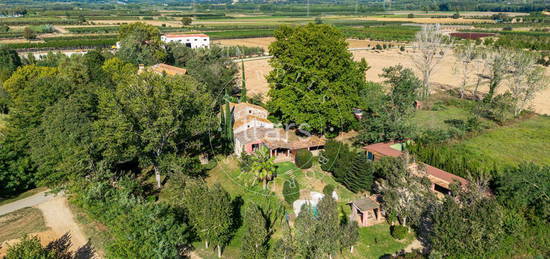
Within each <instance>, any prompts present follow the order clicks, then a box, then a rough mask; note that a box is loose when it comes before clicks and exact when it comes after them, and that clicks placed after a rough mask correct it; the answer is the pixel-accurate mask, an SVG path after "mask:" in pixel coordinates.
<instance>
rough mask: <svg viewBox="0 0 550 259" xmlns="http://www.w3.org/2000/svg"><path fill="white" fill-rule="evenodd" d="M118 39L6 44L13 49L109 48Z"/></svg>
mask: <svg viewBox="0 0 550 259" xmlns="http://www.w3.org/2000/svg"><path fill="white" fill-rule="evenodd" d="M115 43H116V39H98V40H58V41H49V42H39V43H33V42H28V43H9V44H4V46H6V47H7V48H11V49H47V48H90V47H94V48H97V47H104V48H108V47H111V46H113V45H115Z"/></svg>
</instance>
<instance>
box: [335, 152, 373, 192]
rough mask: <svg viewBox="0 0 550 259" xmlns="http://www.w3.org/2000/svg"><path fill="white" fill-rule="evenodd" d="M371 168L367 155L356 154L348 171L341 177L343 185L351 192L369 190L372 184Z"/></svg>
mask: <svg viewBox="0 0 550 259" xmlns="http://www.w3.org/2000/svg"><path fill="white" fill-rule="evenodd" d="M373 172H374V170H373V167H372V163H371V162H370V161H369V159H368V157H367V155H366V154H365V153H363V152H361V153H359V154H356V155H355V158H354V159H353V163H352V165H351V168H350V170H349V171H347V172H346V174H345V175H344V177H343V184H344V185H345V186H346V187H347V188H348V189H349V190H350V191H352V192H360V191H365V190H370V189H371V186H372V183H373V179H374V177H373Z"/></svg>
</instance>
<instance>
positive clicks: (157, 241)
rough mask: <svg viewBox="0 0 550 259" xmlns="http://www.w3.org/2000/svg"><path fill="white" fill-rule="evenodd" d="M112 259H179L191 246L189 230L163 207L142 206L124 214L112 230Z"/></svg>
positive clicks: (179, 219)
mask: <svg viewBox="0 0 550 259" xmlns="http://www.w3.org/2000/svg"><path fill="white" fill-rule="evenodd" d="M109 233H110V236H111V237H112V240H110V242H109V244H108V245H107V247H106V249H107V252H108V253H109V255H110V256H111V257H113V258H178V257H179V256H180V255H181V249H182V248H184V247H185V246H187V245H189V244H190V243H191V232H190V229H189V227H188V226H187V225H186V224H185V223H183V222H182V219H181V218H180V217H178V215H177V214H176V212H175V211H174V210H173V209H171V208H170V207H168V206H166V205H164V204H162V203H161V204H155V203H141V204H137V205H136V206H134V207H132V208H131V209H130V210H129V211H126V212H125V213H121V214H120V215H119V216H118V217H117V218H115V219H114V220H113V222H112V225H111V227H110V229H109Z"/></svg>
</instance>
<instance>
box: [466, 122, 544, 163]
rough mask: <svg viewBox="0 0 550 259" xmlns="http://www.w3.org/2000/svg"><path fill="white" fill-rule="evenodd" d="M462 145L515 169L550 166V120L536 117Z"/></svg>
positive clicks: (497, 129) (480, 136)
mask: <svg viewBox="0 0 550 259" xmlns="http://www.w3.org/2000/svg"><path fill="white" fill-rule="evenodd" d="M459 145H464V146H465V147H466V148H467V149H468V150H471V151H472V152H473V153H476V154H480V155H483V156H487V157H489V158H492V159H494V160H495V161H497V162H499V163H501V164H502V165H516V164H519V163H520V162H524V161H529V162H534V163H536V164H540V165H550V117H548V116H537V117H534V118H532V119H528V120H525V121H521V122H518V123H515V124H513V125H510V126H503V127H499V128H494V129H490V130H488V131H487V132H485V133H483V134H481V135H479V136H477V137H474V138H471V139H467V140H465V141H464V142H462V143H460V144H459Z"/></svg>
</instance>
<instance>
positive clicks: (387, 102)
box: [356, 65, 422, 145]
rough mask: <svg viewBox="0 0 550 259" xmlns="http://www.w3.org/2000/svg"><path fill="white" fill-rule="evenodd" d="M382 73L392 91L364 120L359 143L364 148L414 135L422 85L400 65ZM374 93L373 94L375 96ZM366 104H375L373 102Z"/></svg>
mask: <svg viewBox="0 0 550 259" xmlns="http://www.w3.org/2000/svg"><path fill="white" fill-rule="evenodd" d="M383 71H384V73H382V75H381V76H382V77H383V78H385V79H386V81H385V83H386V84H388V85H389V86H391V91H390V92H389V93H388V94H386V95H385V96H383V97H382V100H383V102H382V103H381V104H377V103H375V105H371V106H370V107H369V110H368V111H367V113H366V116H364V117H363V120H362V121H361V124H362V129H361V131H360V134H359V136H358V137H357V139H356V142H357V143H359V144H361V145H364V144H371V143H376V142H385V141H392V140H403V139H404V138H406V137H408V136H410V134H411V132H412V126H411V123H410V118H411V115H412V114H413V112H414V104H415V100H416V99H417V98H416V97H417V91H418V89H420V88H421V85H422V83H421V81H420V80H419V79H418V78H417V77H416V76H415V75H414V72H413V71H412V70H410V69H408V68H404V67H403V66H401V65H397V66H392V67H387V68H384V70H383ZM374 90H376V89H375V88H374V89H373V91H372V92H373V93H375V92H376V91H374ZM373 95H374V96H379V94H373ZM367 101H368V103H373V101H372V99H367Z"/></svg>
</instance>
